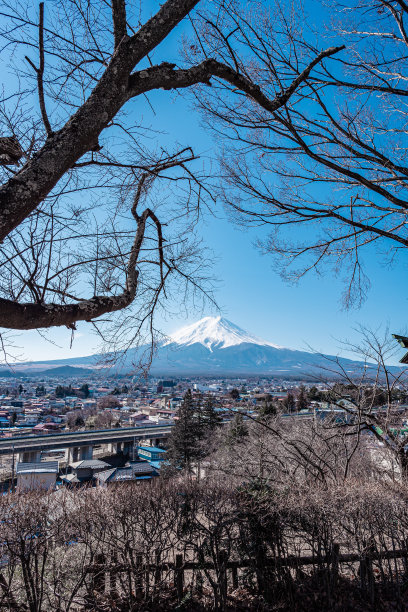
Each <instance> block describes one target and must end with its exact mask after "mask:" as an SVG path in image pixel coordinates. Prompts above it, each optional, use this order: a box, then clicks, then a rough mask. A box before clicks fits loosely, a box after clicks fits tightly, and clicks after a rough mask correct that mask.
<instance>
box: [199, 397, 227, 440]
mask: <svg viewBox="0 0 408 612" xmlns="http://www.w3.org/2000/svg"><path fill="white" fill-rule="evenodd" d="M199 410H200V412H201V427H202V432H201V437H205V436H206V435H208V434H209V433H211V432H212V431H214V429H215V428H216V427H217V426H218V425H220V424H221V423H222V417H221V416H220V415H219V414H218V413H217V411H216V410H215V406H214V399H213V398H212V397H210V396H208V397H206V398H205V399H204V401H203V402H201V405H200V406H199Z"/></svg>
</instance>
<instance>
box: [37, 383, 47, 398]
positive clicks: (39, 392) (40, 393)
mask: <svg viewBox="0 0 408 612" xmlns="http://www.w3.org/2000/svg"><path fill="white" fill-rule="evenodd" d="M45 393H46V391H45V387H44V385H38V387H37V388H36V390H35V395H36V396H37V397H42V396H44V395H45Z"/></svg>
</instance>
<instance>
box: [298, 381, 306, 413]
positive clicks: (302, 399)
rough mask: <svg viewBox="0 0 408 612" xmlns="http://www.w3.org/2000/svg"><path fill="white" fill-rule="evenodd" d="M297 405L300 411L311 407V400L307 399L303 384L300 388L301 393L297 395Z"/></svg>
mask: <svg viewBox="0 0 408 612" xmlns="http://www.w3.org/2000/svg"><path fill="white" fill-rule="evenodd" d="M296 407H297V409H298V411H300V410H306V409H307V408H308V407H309V402H308V401H307V396H306V389H305V388H304V386H303V385H302V386H301V387H300V389H299V395H298V397H297V402H296Z"/></svg>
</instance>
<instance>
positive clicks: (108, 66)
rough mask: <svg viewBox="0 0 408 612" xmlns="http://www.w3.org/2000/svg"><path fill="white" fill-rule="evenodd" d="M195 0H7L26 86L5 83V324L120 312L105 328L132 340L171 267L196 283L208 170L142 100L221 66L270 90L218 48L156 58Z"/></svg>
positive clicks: (237, 80)
mask: <svg viewBox="0 0 408 612" xmlns="http://www.w3.org/2000/svg"><path fill="white" fill-rule="evenodd" d="M198 3H199V0H167V1H166V2H165V3H164V4H163V5H162V6H161V8H160V9H159V10H158V11H157V12H156V13H155V14H154V15H153V16H152V17H151V18H150V19H148V20H147V21H145V22H144V23H143V24H142V25H140V23H141V19H142V18H141V16H140V15H138V14H137V11H136V10H134V7H133V6H126V2H125V1H124V0H113V1H112V3H111V4H110V3H107V2H103V1H101V2H93V3H89V2H85V1H82V0H80V1H79V2H57V3H54V4H53V5H52V10H49V11H47V12H46V11H45V10H44V4H43V3H40V5H39V9H38V11H37V9H35V8H34V7H32V6H27V5H26V3H8V2H5V3H4V5H3V8H2V12H1V16H2V18H3V20H4V24H5V25H4V26H3V27H2V30H1V32H0V35H1V36H2V40H3V47H4V52H5V54H6V56H7V54H8V55H9V59H10V66H11V68H12V70H13V73H14V75H15V77H16V79H13V81H12V85H14V84H15V83H16V82H17V80H18V83H19V86H18V87H17V88H16V89H13V88H12V87H11V88H10V86H9V83H5V89H4V95H3V97H2V100H1V104H0V120H1V126H0V131H1V132H2V133H3V134H4V136H3V138H2V140H0V159H1V164H2V172H3V184H2V186H1V189H0V203H1V216H0V240H2V241H3V242H2V245H1V251H0V257H1V268H2V275H1V278H0V326H1V327H5V328H11V329H33V328H48V327H52V326H58V325H64V326H68V327H69V328H71V329H73V330H74V329H75V324H76V323H77V322H78V321H88V322H95V321H100V320H101V318H102V317H105V319H106V317H109V316H113V326H112V327H111V328H110V329H111V334H108V333H107V332H106V331H104V330H103V329H101V328H99V329H100V331H101V333H102V334H105V335H104V336H103V337H104V338H105V339H106V340H107V341H108V343H111V345H112V348H113V349H115V348H117V345H116V344H115V341H117V342H118V343H119V346H121V347H122V348H123V345H125V346H128V345H129V344H131V343H132V342H134V340H135V338H137V337H138V335H139V332H140V329H141V328H142V327H143V324H144V323H145V322H146V321H148V322H150V331H152V332H153V329H154V328H153V324H152V314H153V312H154V310H155V308H156V307H157V305H158V304H159V303H160V300H161V299H162V297H163V296H164V295H165V291H166V289H167V288H168V281H169V278H170V277H176V278H177V279H178V281H179V283H181V284H184V285H185V283H186V282H187V284H188V283H191V284H190V286H191V287H193V288H197V287H200V283H201V280H202V276H203V271H202V264H203V259H204V261H205V258H203V257H202V256H201V258H198V257H197V248H196V246H197V239H196V237H194V236H193V234H192V232H193V228H194V222H195V220H196V218H197V215H198V214H199V211H200V207H201V206H202V201H203V200H204V201H205V197H206V196H207V197H210V195H211V194H210V192H209V190H208V188H206V186H205V178H206V177H205V175H204V176H203V173H202V172H201V171H200V170H199V167H198V165H197V160H196V156H195V154H194V152H193V151H192V150H191V149H189V148H185V147H182V146H178V145H176V144H175V146H174V148H173V149H172V150H166V149H164V148H163V147H160V146H159V147H156V148H153V150H151V147H149V146H148V144H149V137H150V134H149V132H148V131H147V127H146V126H145V125H143V122H142V112H143V111H142V106H141V104H142V101H143V100H145V99H146V96H147V94H149V92H152V91H154V90H159V89H164V90H166V91H168V90H182V89H184V88H186V87H190V86H193V85H196V84H198V83H204V84H206V85H207V86H208V85H210V84H211V83H212V80H213V78H214V77H216V78H217V79H218V80H221V81H222V82H226V83H229V84H230V86H231V88H234V89H237V90H239V91H240V92H241V93H242V96H243V98H244V99H246V98H247V99H250V100H257V102H258V103H260V104H266V98H265V96H264V94H263V93H262V92H261V90H260V89H259V87H258V86H257V85H254V83H253V81H252V80H251V78H249V77H250V75H246V73H245V72H243V71H242V70H240V68H239V66H231V64H230V62H229V63H228V62H227V63H224V62H223V61H218V60H217V59H216V58H215V57H212V56H207V57H205V58H199V60H198V61H197V62H193V63H190V64H189V65H188V66H187V67H178V66H177V65H176V64H174V63H169V62H167V61H164V62H160V61H159V62H158V63H154V61H153V55H155V57H157V56H158V53H160V51H157V48H158V47H159V45H160V43H161V42H162V41H164V40H165V39H166V38H167V36H168V35H169V34H170V33H171V32H172V31H173V30H174V29H175V28H176V27H177V25H178V24H179V23H180V22H181V21H182V20H183V19H184V18H185V17H187V16H189V15H190V13H191V12H192V11H193V9H194V8H195V6H196V5H197V4H198ZM50 6H51V5H50ZM142 8H143V9H144V8H145V7H144V5H143V3H142ZM224 8H225V7H224V6H223V5H221V6H220V10H221V13H220V18H221V14H222V13H223V11H224ZM193 28H194V26H193ZM337 50H338V49H337V48H330V49H327V50H326V51H323V52H320V51H319V52H318V53H317V54H316V56H315V57H313V58H312V59H311V60H310V62H309V64H308V65H307V67H306V68H305V70H304V71H303V72H302V73H301V74H296V75H294V78H293V79H292V82H291V83H290V86H289V87H288V88H287V89H286V90H285V92H284V94H282V93H281V92H279V93H277V95H276V96H272V97H269V98H268V101H267V104H268V105H269V109H270V110H271V111H275V110H278V109H279V108H283V107H284V105H285V104H286V102H287V101H288V100H289V99H290V97H291V96H292V95H293V94H294V92H296V90H297V89H298V88H300V87H302V84H303V83H304V82H305V81H306V80H307V78H308V75H309V74H310V72H311V71H312V69H314V68H315V67H316V66H317V65H318V64H319V62H321V61H322V59H323V58H324V57H327V56H330V55H332V54H334V53H335V52H336V51H337ZM193 55H194V53H193V54H191V56H193ZM124 107H127V110H128V111H129V112H128V114H127V115H125V112H124V110H123V109H124ZM124 143H125V144H124ZM21 164H22V165H21ZM173 188H174V189H173ZM172 189H173V193H172ZM89 194H90V195H89ZM92 194H93V195H92ZM82 195H84V196H86V198H85V200H83V198H82ZM146 199H148V201H146ZM190 234H191V237H192V240H191V241H189V240H188V237H189V235H190ZM176 288H177V291H178V292H179V293H180V290H182V288H181V287H180V284H179V285H178V286H176ZM131 305H133V309H132V310H131V311H129V310H128V311H127V312H126V313H123V314H122V313H121V314H120V315H119V316H118V318H116V319H115V318H114V313H117V312H120V311H123V310H125V309H127V308H128V307H129V306H131ZM105 319H102V321H105ZM110 320H112V319H110ZM115 322H116V323H115ZM102 327H103V326H102ZM130 328H133V329H132V331H130ZM124 329H125V330H126V331H123V330H124Z"/></svg>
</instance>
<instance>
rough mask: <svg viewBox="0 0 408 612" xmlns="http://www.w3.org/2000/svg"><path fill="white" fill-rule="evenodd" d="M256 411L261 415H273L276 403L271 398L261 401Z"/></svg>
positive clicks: (275, 411) (275, 410)
mask: <svg viewBox="0 0 408 612" xmlns="http://www.w3.org/2000/svg"><path fill="white" fill-rule="evenodd" d="M258 412H259V416H262V417H267V416H275V415H276V413H277V409H276V405H275V403H274V402H273V401H272V400H270V399H267V400H265V401H264V402H263V403H262V405H261V407H260V408H259V411H258Z"/></svg>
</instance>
